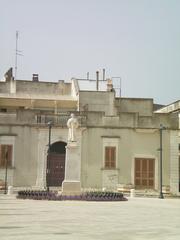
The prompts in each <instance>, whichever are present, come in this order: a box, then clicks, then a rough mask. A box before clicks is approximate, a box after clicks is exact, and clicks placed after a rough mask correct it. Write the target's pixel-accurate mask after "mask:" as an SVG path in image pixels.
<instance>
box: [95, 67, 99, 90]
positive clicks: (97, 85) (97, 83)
mask: <svg viewBox="0 0 180 240" xmlns="http://www.w3.org/2000/svg"><path fill="white" fill-rule="evenodd" d="M98 90H99V71H97V72H96V91H98Z"/></svg>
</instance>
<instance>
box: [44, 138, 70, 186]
mask: <svg viewBox="0 0 180 240" xmlns="http://www.w3.org/2000/svg"><path fill="white" fill-rule="evenodd" d="M66 145H67V144H66V143H65V142H55V143H53V144H52V145H51V146H50V150H49V153H48V156H47V174H46V180H47V186H49V187H50V186H61V185H62V182H63V180H64V174H65V153H66V149H65V147H66Z"/></svg>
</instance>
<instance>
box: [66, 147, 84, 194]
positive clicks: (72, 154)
mask: <svg viewBox="0 0 180 240" xmlns="http://www.w3.org/2000/svg"><path fill="white" fill-rule="evenodd" d="M80 178H81V154H80V146H79V145H78V143H77V142H68V144H67V146H66V162H65V179H64V181H63V183H62V194H63V195H77V194H80V193H81V179H80Z"/></svg>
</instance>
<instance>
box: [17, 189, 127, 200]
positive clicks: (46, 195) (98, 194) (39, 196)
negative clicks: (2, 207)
mask: <svg viewBox="0 0 180 240" xmlns="http://www.w3.org/2000/svg"><path fill="white" fill-rule="evenodd" d="M17 198H19V199H34V200H49V201H51V200H53V201H62V200H77V201H127V199H126V198H125V197H124V196H123V194H122V193H119V192H110V191H106V192H102V191H89V192H84V193H82V194H80V195H69V196H68V195H58V193H57V192H52V191H49V192H47V191H32V190H24V191H19V192H18V195H17Z"/></svg>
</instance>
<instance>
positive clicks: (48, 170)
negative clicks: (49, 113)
mask: <svg viewBox="0 0 180 240" xmlns="http://www.w3.org/2000/svg"><path fill="white" fill-rule="evenodd" d="M47 125H48V128H49V141H48V155H47V169H46V172H47V175H46V187H47V191H48V192H49V179H48V178H49V173H50V169H49V167H50V166H49V154H50V152H51V128H52V121H49V122H48V123H47Z"/></svg>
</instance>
